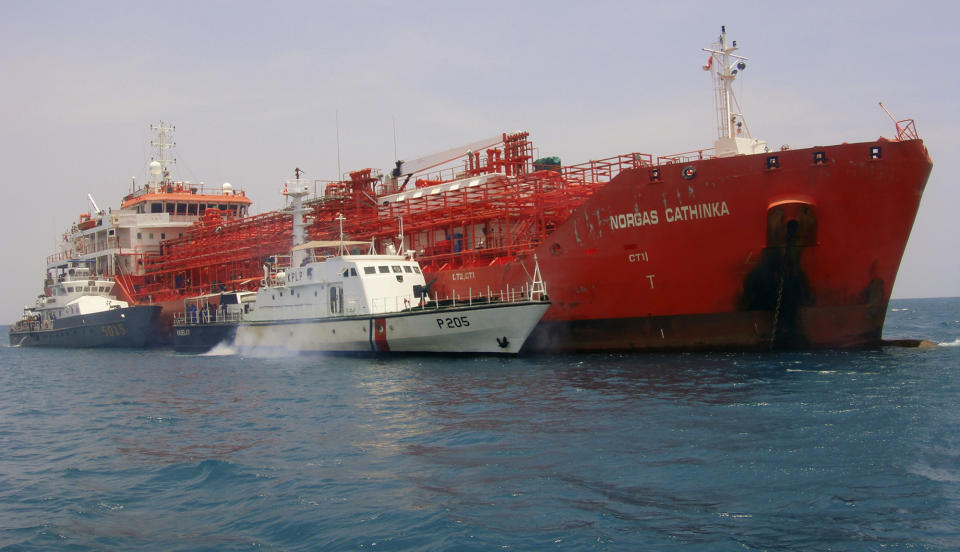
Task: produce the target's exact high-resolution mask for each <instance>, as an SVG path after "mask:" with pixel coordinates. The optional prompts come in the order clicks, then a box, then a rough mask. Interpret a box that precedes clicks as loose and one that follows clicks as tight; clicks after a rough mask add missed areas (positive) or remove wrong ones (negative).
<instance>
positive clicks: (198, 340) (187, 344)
mask: <svg viewBox="0 0 960 552" xmlns="http://www.w3.org/2000/svg"><path fill="white" fill-rule="evenodd" d="M236 335H237V324H236V323H227V324H194V325H187V326H174V328H173V349H174V350H175V351H178V352H182V353H205V352H207V351H209V350H210V349H213V348H214V347H216V346H217V345H219V344H221V343H232V342H233V338H234V337H236Z"/></svg>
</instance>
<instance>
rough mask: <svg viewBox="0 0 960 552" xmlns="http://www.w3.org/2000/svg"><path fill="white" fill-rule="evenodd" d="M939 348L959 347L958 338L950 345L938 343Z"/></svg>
mask: <svg viewBox="0 0 960 552" xmlns="http://www.w3.org/2000/svg"><path fill="white" fill-rule="evenodd" d="M938 345H940V346H941V347H960V337H958V338H956V339H954V340H953V341H951V342H950V343H938Z"/></svg>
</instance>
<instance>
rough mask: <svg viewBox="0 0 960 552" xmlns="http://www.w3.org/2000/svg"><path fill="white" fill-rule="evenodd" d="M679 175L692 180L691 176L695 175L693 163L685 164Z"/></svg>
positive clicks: (695, 170)
mask: <svg viewBox="0 0 960 552" xmlns="http://www.w3.org/2000/svg"><path fill="white" fill-rule="evenodd" d="M680 176H682V177H683V179H684V180H693V177H695V176H697V169H696V168H695V167H694V166H693V165H687V166H686V167H684V168H683V170H681V171H680Z"/></svg>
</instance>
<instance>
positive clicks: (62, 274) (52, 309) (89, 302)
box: [10, 259, 160, 347]
mask: <svg viewBox="0 0 960 552" xmlns="http://www.w3.org/2000/svg"><path fill="white" fill-rule="evenodd" d="M90 262H92V261H90ZM90 262H88V261H84V260H79V259H71V260H68V261H66V262H63V263H61V264H58V265H55V266H53V267H50V268H49V269H48V270H47V278H46V281H45V285H44V291H45V293H44V294H43V295H40V296H39V297H37V300H36V304H35V305H34V306H33V307H24V309H23V316H22V317H21V319H20V320H18V321H17V322H16V323H14V325H13V326H11V327H10V345H13V346H24V347H28V346H29V347H142V346H144V345H146V344H147V337H148V335H149V333H150V332H151V331H152V329H153V324H154V322H155V321H156V320H157V316H158V315H159V314H160V307H159V306H146V305H145V306H133V307H131V306H129V304H128V303H127V302H126V301H120V300H117V299H115V298H113V297H111V296H110V292H111V291H112V290H113V286H114V282H113V281H112V280H108V279H104V278H101V277H98V276H94V275H93V274H92V273H91V270H90V266H89V264H90Z"/></svg>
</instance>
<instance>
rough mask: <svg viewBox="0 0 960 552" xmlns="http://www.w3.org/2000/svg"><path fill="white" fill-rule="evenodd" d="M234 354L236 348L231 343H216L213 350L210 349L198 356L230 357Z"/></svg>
mask: <svg viewBox="0 0 960 552" xmlns="http://www.w3.org/2000/svg"><path fill="white" fill-rule="evenodd" d="M235 354H237V348H236V347H234V346H233V343H232V342H227V341H223V342H221V343H217V345H216V346H214V348H213V349H210V350H209V351H207V352H206V353H203V354H202V355H200V356H232V355H235Z"/></svg>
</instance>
